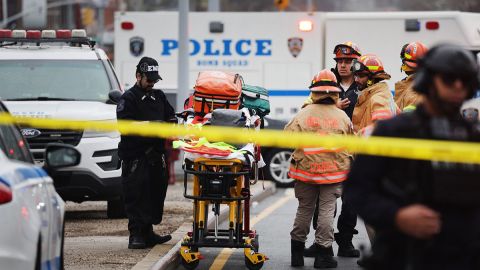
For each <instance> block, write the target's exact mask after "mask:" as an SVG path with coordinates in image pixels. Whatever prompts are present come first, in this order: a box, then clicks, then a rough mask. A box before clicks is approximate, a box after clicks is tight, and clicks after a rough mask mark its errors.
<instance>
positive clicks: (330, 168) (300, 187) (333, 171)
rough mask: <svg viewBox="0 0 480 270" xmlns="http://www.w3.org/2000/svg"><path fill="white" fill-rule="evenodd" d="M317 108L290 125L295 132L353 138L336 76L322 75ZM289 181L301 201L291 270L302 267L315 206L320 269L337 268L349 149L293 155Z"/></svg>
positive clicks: (316, 85) (315, 91)
mask: <svg viewBox="0 0 480 270" xmlns="http://www.w3.org/2000/svg"><path fill="white" fill-rule="evenodd" d="M309 88H310V90H311V91H312V93H311V94H312V95H311V96H312V102H313V103H312V104H310V105H308V106H306V107H304V108H302V109H301V110H300V112H299V113H298V114H297V115H296V116H295V117H294V118H293V119H292V120H291V121H290V122H289V123H288V124H287V125H286V127H285V130H286V131H290V132H316V133H319V134H343V135H346V134H352V133H353V127H352V124H351V121H350V119H349V118H348V116H347V115H346V114H345V112H343V111H342V110H340V109H339V108H337V106H336V103H337V102H338V99H339V93H340V92H341V90H340V89H339V88H338V86H337V80H336V78H335V75H334V74H333V72H331V71H330V70H327V69H325V70H322V71H320V72H319V73H318V74H316V75H315V76H314V78H313V80H312V82H311V85H310V87H309ZM291 162H292V163H291V166H290V171H289V176H290V177H291V178H293V179H295V180H297V181H296V183H295V197H296V198H297V199H298V201H299V206H298V209H297V213H296V217H295V222H294V225H293V230H292V231H291V232H290V236H291V255H292V258H291V265H292V266H295V267H297V266H303V265H304V259H303V253H304V249H305V241H306V240H307V235H308V233H309V230H310V223H311V222H312V217H313V212H314V210H315V204H316V201H317V200H318V201H319V215H318V220H317V224H318V225H317V228H316V231H315V244H314V247H315V250H314V251H315V262H314V267H315V268H331V267H337V261H336V260H335V259H334V258H333V248H332V242H333V220H334V212H335V205H336V199H337V198H338V197H340V196H341V190H342V182H343V181H344V180H345V179H346V175H347V173H348V170H349V166H350V156H349V154H348V153H347V152H346V151H345V150H344V149H328V148H321V147H318V148H303V149H296V150H295V151H294V152H293V155H292V161H291Z"/></svg>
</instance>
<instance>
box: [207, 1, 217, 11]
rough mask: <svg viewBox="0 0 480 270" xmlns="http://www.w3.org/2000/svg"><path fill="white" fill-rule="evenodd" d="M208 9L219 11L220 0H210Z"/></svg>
mask: <svg viewBox="0 0 480 270" xmlns="http://www.w3.org/2000/svg"><path fill="white" fill-rule="evenodd" d="M208 11H210V12H212V11H213V12H219V11H220V0H208Z"/></svg>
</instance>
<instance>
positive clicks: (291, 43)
mask: <svg viewBox="0 0 480 270" xmlns="http://www.w3.org/2000/svg"><path fill="white" fill-rule="evenodd" d="M302 48H303V39H302V38H299V37H292V38H289V39H288V49H289V50H290V53H291V54H292V56H293V57H297V56H298V55H299V54H300V52H301V51H302Z"/></svg>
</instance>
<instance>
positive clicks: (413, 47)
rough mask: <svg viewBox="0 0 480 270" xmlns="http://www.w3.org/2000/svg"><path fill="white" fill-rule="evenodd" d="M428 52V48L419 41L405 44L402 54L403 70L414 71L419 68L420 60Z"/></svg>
mask: <svg viewBox="0 0 480 270" xmlns="http://www.w3.org/2000/svg"><path fill="white" fill-rule="evenodd" d="M427 51H428V48H427V46H425V44H423V43H421V42H419V41H415V42H410V43H408V44H405V45H404V46H403V48H402V51H401V52H400V58H401V59H402V70H404V71H414V70H415V69H416V68H417V61H418V59H420V58H422V57H423V56H424V55H425V54H426V53H427Z"/></svg>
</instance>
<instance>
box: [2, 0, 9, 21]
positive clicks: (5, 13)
mask: <svg viewBox="0 0 480 270" xmlns="http://www.w3.org/2000/svg"><path fill="white" fill-rule="evenodd" d="M2 13H3V14H2V16H3V22H2V24H3V27H7V17H8V7H7V0H2Z"/></svg>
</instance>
